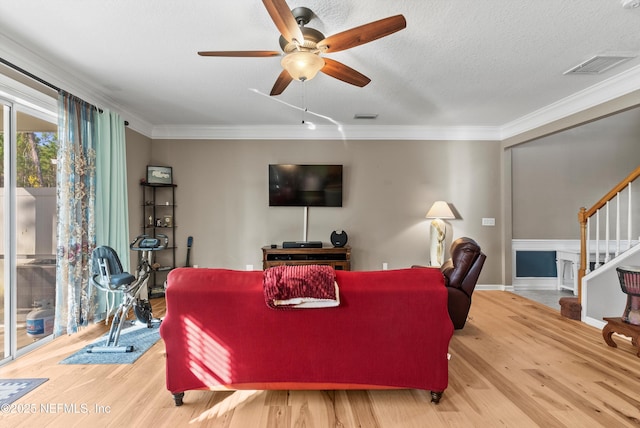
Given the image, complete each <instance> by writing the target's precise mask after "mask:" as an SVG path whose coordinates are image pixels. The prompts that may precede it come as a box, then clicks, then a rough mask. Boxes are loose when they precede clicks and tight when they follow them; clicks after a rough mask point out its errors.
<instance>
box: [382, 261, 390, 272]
mask: <svg viewBox="0 0 640 428" xmlns="http://www.w3.org/2000/svg"><path fill="white" fill-rule="evenodd" d="M387 269H389V263H387V262H384V263H382V270H387Z"/></svg>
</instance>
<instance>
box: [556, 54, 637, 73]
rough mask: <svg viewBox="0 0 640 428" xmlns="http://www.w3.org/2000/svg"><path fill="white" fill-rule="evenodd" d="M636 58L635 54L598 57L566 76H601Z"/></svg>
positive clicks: (579, 65)
mask: <svg viewBox="0 0 640 428" xmlns="http://www.w3.org/2000/svg"><path fill="white" fill-rule="evenodd" d="M635 57H636V55H634V54H615V55H596V56H594V57H592V58H589V59H588V60H586V61H585V62H583V63H581V64H578V65H576V66H575V67H573V68H571V69H570V70H567V71H565V72H564V74H600V73H603V72H605V71H607V70H608V69H610V68H612V67H615V66H616V65H618V64H621V63H623V62H625V61H628V60H630V59H632V58H635Z"/></svg>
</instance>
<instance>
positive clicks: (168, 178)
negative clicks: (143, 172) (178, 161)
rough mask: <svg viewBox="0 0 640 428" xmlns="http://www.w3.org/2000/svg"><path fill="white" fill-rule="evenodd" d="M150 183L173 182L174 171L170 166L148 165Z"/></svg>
mask: <svg viewBox="0 0 640 428" xmlns="http://www.w3.org/2000/svg"><path fill="white" fill-rule="evenodd" d="M147 183H148V184H173V173H172V169H171V167H170V166H152V165H147Z"/></svg>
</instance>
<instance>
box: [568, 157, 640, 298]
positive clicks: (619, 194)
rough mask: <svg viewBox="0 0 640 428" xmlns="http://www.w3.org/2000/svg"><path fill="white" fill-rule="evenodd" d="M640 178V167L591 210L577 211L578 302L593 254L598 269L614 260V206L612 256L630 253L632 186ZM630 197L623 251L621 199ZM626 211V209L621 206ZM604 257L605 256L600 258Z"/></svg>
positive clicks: (583, 208) (581, 209) (582, 209)
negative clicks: (601, 216)
mask: <svg viewBox="0 0 640 428" xmlns="http://www.w3.org/2000/svg"><path fill="white" fill-rule="evenodd" d="M638 177H640V166H639V167H637V168H636V169H635V170H634V171H633V172H632V173H631V174H629V175H628V176H627V177H626V178H625V179H624V180H622V181H621V182H620V183H618V185H617V186H615V187H614V188H613V189H611V190H610V191H609V193H607V194H606V195H604V196H603V197H602V199H600V200H599V201H598V202H596V203H595V205H593V206H592V207H591V208H589V209H586V208H585V207H582V208H580V211H579V212H578V221H579V222H580V267H579V269H578V302H580V303H582V278H583V277H584V276H585V275H586V274H587V273H589V272H590V270H591V269H590V265H589V263H590V261H591V260H590V259H591V257H590V255H591V254H592V253H595V259H594V263H595V265H594V266H595V268H596V269H597V268H598V267H599V266H600V265H601V261H603V262H604V263H607V262H608V261H609V260H610V259H611V254H612V249H611V246H610V241H611V240H612V238H611V235H610V232H611V222H612V221H611V218H610V217H611V214H610V211H611V205H615V230H614V232H615V250H614V251H613V254H614V256H615V257H617V256H618V255H619V254H620V253H621V252H623V251H625V250H628V249H629V248H631V242H632V239H631V238H632V235H631V233H632V229H633V217H632V214H633V210H632V207H633V204H632V200H631V185H632V183H633V182H634V181H635V180H636V179H637V178H638ZM624 195H626V197H627V207H626V208H627V210H626V211H627V230H626V232H627V248H624V249H623V248H621V238H620V234H621V221H620V218H621V203H620V202H621V199H622V198H623V196H624ZM622 208H624V207H622ZM602 211H604V213H603V215H604V216H605V219H604V228H605V230H604V234H605V236H604V249H603V250H602V251H603V252H602V253H601V245H600V241H601V239H600V237H601V231H600V223H601V221H600V215H601V212H602ZM594 215H595V219H594V220H593V221H595V226H596V231H595V239H594V241H595V251H593V252H592V251H591V248H590V247H591V238H590V236H591V223H592V217H593V216H594ZM601 256H602V257H601Z"/></svg>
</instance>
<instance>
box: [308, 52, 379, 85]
mask: <svg viewBox="0 0 640 428" xmlns="http://www.w3.org/2000/svg"><path fill="white" fill-rule="evenodd" d="M322 59H324V67H322V68H321V69H320V71H321V72H323V73H324V74H326V75H329V76H331V77H335V78H336V79H338V80H342V81H343V82H346V83H350V84H352V85H355V86H359V87H361V88H362V87H363V86H366V85H367V84H368V83H369V82H371V79H369V78H368V77H367V76H365V75H364V74H362V73H360V72H358V71H356V70H354V69H353V68H351V67H348V66H346V65H344V64H343V63H341V62H338V61H336V60H333V59H330V58H325V57H323V58H322Z"/></svg>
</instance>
